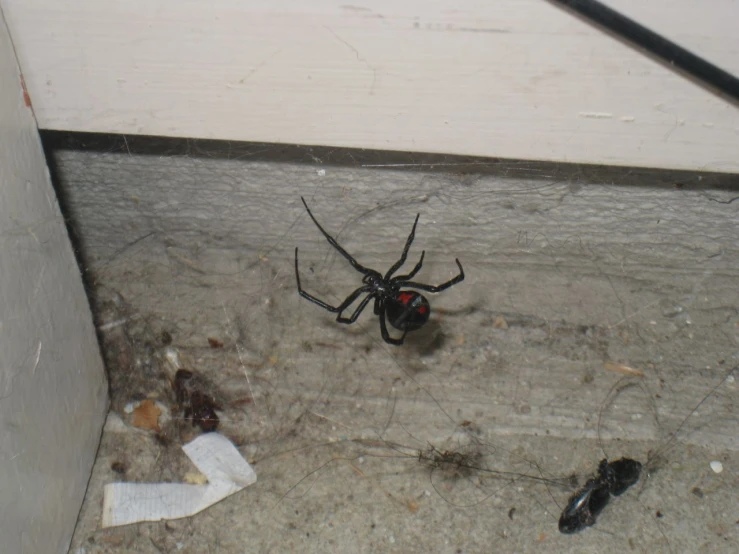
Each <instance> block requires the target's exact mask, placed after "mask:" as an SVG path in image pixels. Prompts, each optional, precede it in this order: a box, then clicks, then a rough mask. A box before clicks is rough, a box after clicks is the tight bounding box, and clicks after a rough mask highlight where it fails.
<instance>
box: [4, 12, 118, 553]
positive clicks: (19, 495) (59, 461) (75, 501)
mask: <svg viewBox="0 0 739 554" xmlns="http://www.w3.org/2000/svg"><path fill="white" fill-rule="evenodd" d="M106 408H107V388H106V379H105V374H104V371H103V366H102V362H101V358H100V353H99V350H98V344H97V340H96V338H95V333H94V328H93V323H92V319H91V315H90V309H89V305H88V302H87V298H86V296H85V291H84V290H83V286H82V279H81V277H80V272H79V269H78V266H77V264H76V262H75V259H74V254H73V252H72V248H71V245H70V242H69V238H68V236H67V232H66V229H65V226H64V222H63V220H62V217H61V214H60V211H59V205H58V203H57V199H56V196H55V194H54V190H53V189H52V186H51V182H50V180H49V173H48V170H47V167H46V162H45V159H44V154H43V152H42V150H41V144H40V142H39V137H38V132H37V129H36V123H35V120H34V117H33V113H32V111H31V109H30V108H29V107H28V105H27V104H26V102H25V99H24V94H23V88H22V85H21V77H20V72H19V70H18V65H17V63H16V59H15V56H14V53H13V46H12V44H11V41H10V37H9V35H8V32H7V28H6V26H5V22H4V21H3V20H2V18H1V17H0V491H1V492H0V537H2V539H1V542H2V546H1V547H0V550H2V552H7V553H25V554H28V553H43V554H48V553H54V552H66V551H67V548H68V545H69V541H70V540H71V537H72V532H73V530H74V524H75V522H76V519H77V513H78V511H79V507H80V505H81V503H82V499H83V496H84V493H85V488H86V486H87V482H88V479H89V477H90V469H91V467H92V463H93V460H94V458H95V453H96V450H97V446H98V442H99V439H100V431H101V427H102V423H103V419H104V414H105V411H106Z"/></svg>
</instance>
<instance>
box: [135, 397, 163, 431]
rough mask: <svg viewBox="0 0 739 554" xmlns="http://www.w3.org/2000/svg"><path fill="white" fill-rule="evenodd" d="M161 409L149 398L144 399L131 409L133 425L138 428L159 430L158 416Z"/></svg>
mask: <svg viewBox="0 0 739 554" xmlns="http://www.w3.org/2000/svg"><path fill="white" fill-rule="evenodd" d="M161 414H162V410H160V409H159V407H158V406H157V405H156V404H154V402H152V401H151V400H144V401H143V402H141V404H139V405H138V407H137V408H136V409H135V410H134V411H133V425H134V427H138V428H139V429H153V430H154V431H159V416H160V415H161Z"/></svg>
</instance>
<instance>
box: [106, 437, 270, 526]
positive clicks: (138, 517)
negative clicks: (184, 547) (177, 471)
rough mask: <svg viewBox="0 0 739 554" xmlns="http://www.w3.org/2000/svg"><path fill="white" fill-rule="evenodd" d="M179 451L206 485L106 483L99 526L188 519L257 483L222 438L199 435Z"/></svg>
mask: <svg viewBox="0 0 739 554" xmlns="http://www.w3.org/2000/svg"><path fill="white" fill-rule="evenodd" d="M182 450H184V451H185V454H187V457H188V458H190V460H192V463H193V464H195V466H196V467H197V468H198V469H199V470H200V472H201V473H202V474H203V475H205V476H206V477H207V478H208V483H207V484H206V485H186V484H178V483H109V484H107V485H105V489H104V491H103V523H102V526H103V527H115V526H117V525H128V524H130V523H136V522H139V521H159V520H162V519H178V518H182V517H189V516H192V515H195V514H197V513H198V512H200V511H202V510H204V509H205V508H207V507H209V506H212V505H213V504H215V503H216V502H220V501H221V500H223V499H224V498H226V497H227V496H230V495H232V494H234V493H235V492H238V491H240V490H241V489H243V488H245V487H248V486H249V485H251V484H252V483H255V482H256V480H257V474H256V473H255V472H254V470H253V469H252V467H251V466H250V465H249V463H248V462H247V461H246V460H245V459H244V458H243V457H242V456H241V454H240V453H239V451H238V450H236V447H235V446H234V445H233V444H232V443H231V441H230V440H228V439H227V438H226V437H224V436H223V435H219V434H218V433H206V434H204V435H200V436H199V437H198V438H196V439H195V440H194V441H192V442H190V443H188V444H186V445H184V446H183V447H182Z"/></svg>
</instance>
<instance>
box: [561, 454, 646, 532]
mask: <svg viewBox="0 0 739 554" xmlns="http://www.w3.org/2000/svg"><path fill="white" fill-rule="evenodd" d="M641 469H642V465H641V463H640V462H637V461H636V460H632V459H630V458H621V459H620V460H616V461H615V462H611V463H608V460H601V462H600V464H598V476H597V477H595V478H593V479H588V481H587V483H585V486H584V487H583V488H581V489H580V490H578V491H577V492H576V493H575V494H573V495H572V496H570V498H569V500H568V501H567V506H566V507H565V509H564V510H563V511H562V515H561V516H560V518H559V530H560V532H561V533H565V534H571V533H577V532H578V531H582V530H583V529H585V528H586V527H590V526H591V525H594V524H595V521H596V519H597V517H598V515H599V514H600V513H601V512H602V511H603V509H604V508H605V507H606V506H607V505H608V502H610V500H611V495H613V496H620V495H621V494H623V493H624V492H626V490H627V489H628V488H629V487H630V486H631V485H633V484H634V483H636V482H637V481H638V480H639V475H640V474H641Z"/></svg>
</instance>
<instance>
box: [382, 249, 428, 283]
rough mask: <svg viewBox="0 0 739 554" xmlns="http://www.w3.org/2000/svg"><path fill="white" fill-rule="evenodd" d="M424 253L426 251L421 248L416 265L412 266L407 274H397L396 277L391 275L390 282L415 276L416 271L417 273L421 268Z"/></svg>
mask: <svg viewBox="0 0 739 554" xmlns="http://www.w3.org/2000/svg"><path fill="white" fill-rule="evenodd" d="M425 255H426V251H425V250H423V251H422V252H421V259H420V260H418V263H417V264H416V267H414V268H413V270H412V271H411V272H410V273H409V274H408V275H398V276H396V277H393V278H392V279H390V282H392V283H396V282H398V281H407V280H408V279H413V277H415V275H416V273H418V272H419V271H420V270H421V267H423V257H424V256H425Z"/></svg>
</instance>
